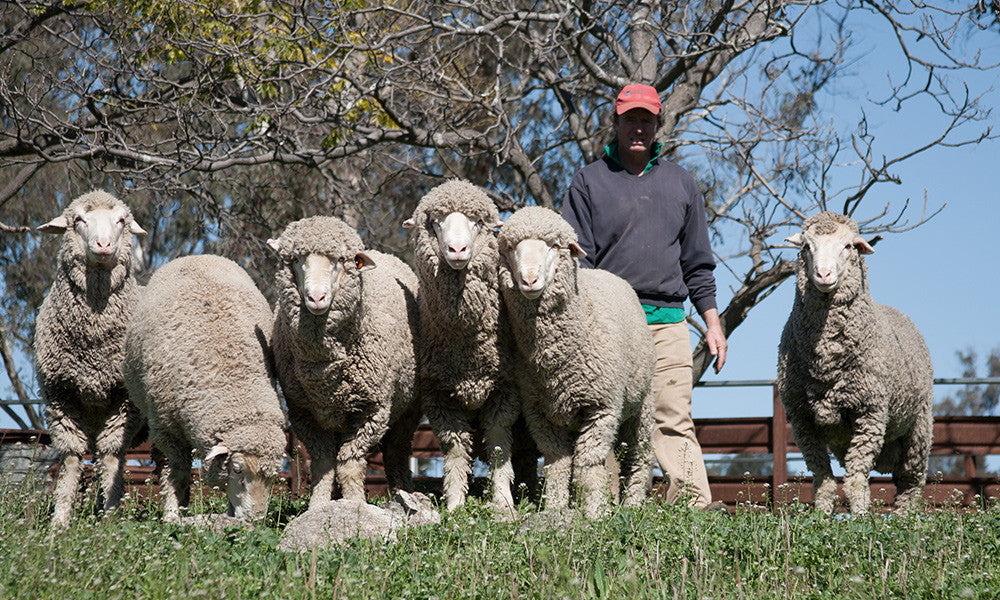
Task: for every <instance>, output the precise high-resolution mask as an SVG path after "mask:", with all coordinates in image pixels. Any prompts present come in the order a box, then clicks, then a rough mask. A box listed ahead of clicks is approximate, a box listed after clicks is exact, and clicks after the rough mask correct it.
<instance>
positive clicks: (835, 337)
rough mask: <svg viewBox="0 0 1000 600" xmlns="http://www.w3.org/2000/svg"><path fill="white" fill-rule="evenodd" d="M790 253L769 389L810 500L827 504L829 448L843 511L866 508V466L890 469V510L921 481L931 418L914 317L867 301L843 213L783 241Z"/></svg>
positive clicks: (860, 261) (861, 266)
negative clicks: (791, 293)
mask: <svg viewBox="0 0 1000 600" xmlns="http://www.w3.org/2000/svg"><path fill="white" fill-rule="evenodd" d="M787 241H789V242H791V243H792V244H794V245H795V246H797V247H798V248H800V250H799V262H798V269H797V272H796V282H795V285H796V288H795V301H794V304H793V305H792V312H791V314H790V315H789V317H788V322H787V323H786V324H785V329H784V332H783V333H782V335H781V343H780V346H779V348H778V393H779V394H780V395H781V401H782V403H783V404H784V405H785V410H786V411H787V413H788V420H789V422H790V423H791V425H792V433H793V435H794V437H795V443H796V444H797V445H798V446H799V448H801V449H802V454H803V456H804V457H805V461H806V466H807V467H808V468H809V470H810V471H812V473H813V476H814V480H813V489H814V492H815V498H816V507H817V508H819V509H820V510H823V511H824V512H827V513H830V512H832V511H833V505H834V500H835V494H836V482H835V481H834V478H833V473H832V471H831V469H830V457H829V453H828V448H829V450H832V451H833V453H834V455H836V457H837V459H838V460H839V461H840V463H841V464H842V465H843V466H844V468H845V470H846V473H845V478H844V491H845V494H846V496H847V499H848V502H849V504H850V509H851V512H853V513H863V512H865V511H867V510H868V505H869V502H870V489H869V484H868V475H869V473H870V472H871V471H872V469H875V470H878V471H880V472H883V473H885V472H891V473H892V481H893V483H894V484H895V486H896V497H895V505H896V508H897V510H904V511H905V510H906V509H908V508H910V507H911V506H912V505H913V504H914V502H915V501H917V499H918V498H919V497H920V492H921V489H922V487H923V485H924V482H925V479H926V471H927V457H928V454H929V452H930V447H931V436H932V429H933V417H932V413H931V404H932V401H933V393H932V383H933V369H932V367H931V359H930V354H929V353H928V351H927V346H926V345H925V344H924V340H923V338H922V337H921V336H920V333H919V332H918V331H917V328H916V327H915V326H914V324H913V322H912V321H910V319H909V318H907V317H906V316H905V315H903V314H902V313H900V312H899V311H898V310H896V309H894V308H891V307H889V306H884V305H881V304H876V303H875V302H874V301H873V300H872V297H871V293H870V291H869V287H868V276H867V267H866V265H865V261H864V258H863V257H862V255H863V254H871V253H872V252H873V250H872V247H871V246H870V245H869V244H868V242H866V241H865V240H864V239H863V238H862V237H861V236H860V235H859V234H858V226H857V224H856V223H855V222H854V221H853V220H852V219H850V218H848V217H846V216H844V215H840V214H836V213H832V212H824V213H820V214H818V215H815V216H813V217H810V218H809V219H807V220H806V221H805V223H803V225H802V232H801V233H796V234H794V235H792V236H791V237H789V238H787Z"/></svg>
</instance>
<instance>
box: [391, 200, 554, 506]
mask: <svg viewBox="0 0 1000 600" xmlns="http://www.w3.org/2000/svg"><path fill="white" fill-rule="evenodd" d="M500 223H501V222H500V215H499V213H498V212H497V208H496V206H495V205H494V204H493V201H492V200H490V198H489V196H487V195H486V193H485V192H484V191H483V190H482V189H480V188H478V187H476V186H475V185H473V184H471V183H469V182H467V181H461V180H451V181H447V182H445V183H443V184H441V185H439V186H437V187H435V188H434V189H432V190H431V191H430V192H428V193H427V194H426V195H425V196H424V197H423V198H422V199H421V200H420V202H419V203H418V204H417V207H416V209H415V210H414V213H413V216H412V217H410V218H409V219H407V220H406V221H405V222H404V223H403V226H404V227H407V228H412V229H414V231H415V235H414V242H413V252H414V266H415V270H416V272H417V277H418V278H419V280H420V345H419V348H418V357H417V379H418V387H419V389H420V393H421V397H422V399H423V402H424V411H425V413H426V415H427V420H428V421H429V422H430V424H431V428H432V429H433V430H434V434H435V435H436V436H437V438H438V440H440V442H441V449H442V452H443V454H444V496H445V504H446V507H447V509H448V510H454V509H455V508H457V507H459V506H460V505H462V504H463V503H464V502H465V498H466V495H467V494H468V485H469V476H470V475H471V473H472V458H473V449H474V445H476V442H477V441H478V440H476V438H477V437H478V436H479V435H480V432H481V436H482V442H483V446H484V450H483V451H484V453H485V455H486V456H485V458H486V460H487V462H488V464H489V466H490V469H491V475H492V487H493V503H494V505H496V506H497V507H498V508H500V509H502V510H508V511H509V510H512V508H513V505H514V501H513V496H512V494H511V483H512V482H513V479H514V468H513V463H512V461H511V448H512V440H511V436H512V433H511V431H512V426H513V424H514V422H515V420H517V418H518V415H519V413H520V410H519V405H518V404H519V403H518V400H517V398H516V395H515V394H513V393H512V387H513V384H512V382H510V381H509V380H508V379H507V370H508V367H509V363H510V357H511V341H510V333H509V330H508V329H507V325H506V319H505V318H504V316H503V314H502V313H503V310H504V309H503V306H502V304H503V303H502V302H501V300H500V292H499V286H498V282H497V260H498V255H497V246H496V236H495V235H494V233H493V230H494V228H495V227H497V226H498V225H500ZM529 468H531V469H535V468H536V466H535V465H533V464H532V465H529ZM526 477H529V478H530V474H526Z"/></svg>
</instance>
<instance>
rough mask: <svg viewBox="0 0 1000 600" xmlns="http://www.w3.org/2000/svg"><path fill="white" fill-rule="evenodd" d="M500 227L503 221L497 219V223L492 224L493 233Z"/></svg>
mask: <svg viewBox="0 0 1000 600" xmlns="http://www.w3.org/2000/svg"><path fill="white" fill-rule="evenodd" d="M501 227H503V221H502V220H501V219H497V222H496V223H494V224H493V231H497V230H499V229H500V228H501Z"/></svg>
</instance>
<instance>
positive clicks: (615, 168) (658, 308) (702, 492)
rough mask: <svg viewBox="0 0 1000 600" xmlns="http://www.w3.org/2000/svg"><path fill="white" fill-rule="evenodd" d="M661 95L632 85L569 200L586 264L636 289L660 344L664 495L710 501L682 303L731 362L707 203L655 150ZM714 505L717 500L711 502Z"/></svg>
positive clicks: (659, 446)
mask: <svg viewBox="0 0 1000 600" xmlns="http://www.w3.org/2000/svg"><path fill="white" fill-rule="evenodd" d="M660 109H661V104H660V98H659V96H658V94H657V93H656V90H655V89H654V88H652V87H650V86H648V85H639V84H633V85H627V86H625V88H624V89H622V91H621V92H620V93H619V94H618V98H617V100H616V101H615V112H614V115H613V119H614V128H615V137H614V140H613V141H612V142H611V143H610V144H609V145H608V146H607V147H606V148H605V156H604V157H603V158H602V159H601V160H598V161H596V162H593V163H591V164H589V165H587V166H586V167H584V168H583V169H580V171H579V172H577V174H576V176H575V177H573V182H572V184H571V185H570V189H569V191H568V192H567V193H566V197H565V198H564V199H563V205H562V214H563V217H564V218H565V219H566V220H567V221H569V222H570V224H571V225H573V228H574V229H575V230H576V233H577V235H578V236H579V238H580V239H579V241H580V246H581V247H582V248H583V250H584V251H585V252H586V253H587V256H586V257H584V258H582V259H580V262H581V264H583V265H584V266H587V267H597V268H601V269H605V270H607V271H611V272H612V273H615V274H617V275H619V276H620V277H622V278H623V279H625V280H626V281H628V282H629V284H631V285H632V288H633V289H635V291H636V293H637V294H638V296H639V302H641V303H642V307H643V309H644V310H645V311H646V320H647V322H648V323H649V329H650V332H651V333H652V334H653V340H654V342H655V343H656V355H657V357H656V374H655V375H654V377H653V388H654V393H655V404H656V425H655V428H654V430H653V452H654V454H655V455H656V460H657V462H659V463H660V468H661V469H662V470H663V473H664V475H665V476H666V477H667V478H669V484H668V487H667V500H668V501H671V502H672V501H674V499H675V498H677V497H678V495H682V498H683V499H687V501H689V502H690V503H691V504H692V505H694V506H697V507H705V506H708V505H709V504H711V502H712V493H711V490H710V489H709V487H708V475H707V473H706V472H705V460H704V458H702V454H701V446H700V445H699V443H698V439H697V438H696V437H695V434H694V422H693V421H692V420H691V387H692V385H693V381H692V372H691V362H692V361H691V340H690V335H689V333H688V327H687V323H686V322H685V311H684V299H685V298H688V297H690V298H691V302H692V303H693V304H694V307H695V309H697V311H698V313H699V314H700V315H701V317H702V319H704V321H705V325H706V326H707V333H706V340H707V342H708V348H709V351H710V352H711V353H712V355H713V356H715V364H714V367H715V372H716V373H718V372H719V370H720V369H722V365H723V364H725V362H726V346H727V345H726V338H725V335H724V334H723V333H722V325H721V324H720V322H719V312H718V309H717V308H716V303H715V277H714V275H713V274H712V271H713V269H715V261H714V259H713V258H712V249H711V246H710V244H709V236H708V227H707V225H706V222H705V207H704V203H703V201H702V197H701V193H700V192H699V190H698V185H697V183H696V182H695V180H694V178H693V177H692V176H691V175H690V174H689V173H688V172H687V171H685V170H684V169H683V168H681V167H680V166H678V165H676V164H674V163H672V162H669V161H667V160H665V159H663V158H661V157H660V156H659V153H660V149H661V148H662V144H660V143H659V142H656V141H654V140H655V137H656V132H657V129H658V128H659V126H660V123H661V115H660ZM714 506H715V505H713V507H714Z"/></svg>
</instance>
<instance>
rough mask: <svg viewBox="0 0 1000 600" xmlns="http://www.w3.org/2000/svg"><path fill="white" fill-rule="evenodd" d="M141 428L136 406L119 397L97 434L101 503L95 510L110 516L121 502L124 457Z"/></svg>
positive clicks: (123, 485)
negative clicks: (114, 408) (114, 407)
mask: <svg viewBox="0 0 1000 600" xmlns="http://www.w3.org/2000/svg"><path fill="white" fill-rule="evenodd" d="M141 427H142V419H141V417H139V415H138V411H137V410H136V408H135V406H134V405H133V404H132V403H131V402H129V401H128V398H127V397H122V398H121V399H120V400H119V402H118V404H117V406H116V410H114V411H113V412H112V413H111V414H109V416H108V418H107V420H105V422H104V424H103V425H102V427H101V431H100V432H98V434H97V455H98V457H99V466H100V468H99V470H98V471H99V476H100V482H101V500H102V501H101V502H99V503H98V509H99V510H101V511H103V512H105V513H110V512H113V511H114V510H115V509H116V508H117V507H118V503H119V502H121V498H122V494H123V493H124V491H125V481H124V469H125V453H126V452H127V451H128V447H129V444H130V443H131V442H132V439H133V438H134V437H135V434H136V433H138V431H139V429H141Z"/></svg>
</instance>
